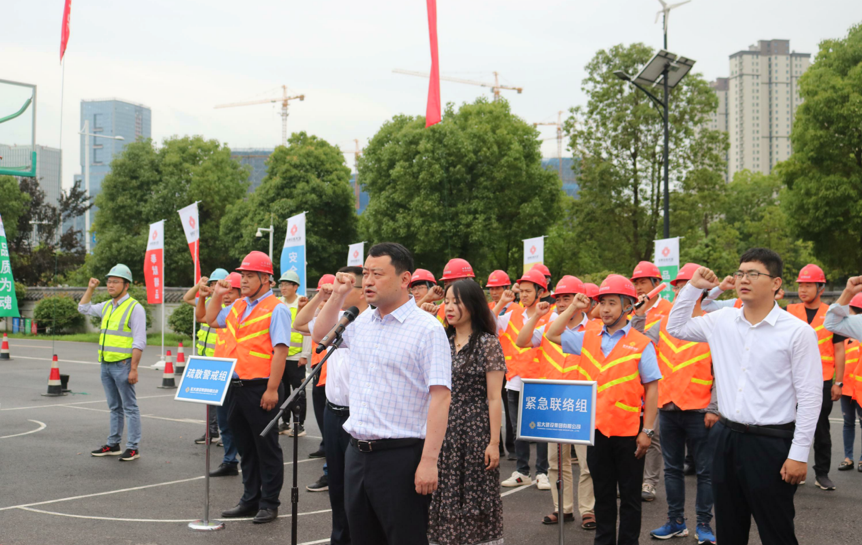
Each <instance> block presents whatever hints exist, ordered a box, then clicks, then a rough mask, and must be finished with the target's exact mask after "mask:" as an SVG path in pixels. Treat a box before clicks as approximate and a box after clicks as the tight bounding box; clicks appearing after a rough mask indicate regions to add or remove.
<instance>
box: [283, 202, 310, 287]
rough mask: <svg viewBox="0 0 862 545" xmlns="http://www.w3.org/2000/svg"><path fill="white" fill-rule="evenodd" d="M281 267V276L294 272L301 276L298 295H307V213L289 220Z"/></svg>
mask: <svg viewBox="0 0 862 545" xmlns="http://www.w3.org/2000/svg"><path fill="white" fill-rule="evenodd" d="M279 265H280V268H281V274H284V273H286V272H287V271H294V272H296V274H298V275H299V289H297V290H296V293H298V294H299V295H305V283H306V282H305V212H303V213H302V214H298V215H296V216H293V217H292V218H288V219H287V233H286V234H285V236H284V248H283V249H282V250H281V263H279Z"/></svg>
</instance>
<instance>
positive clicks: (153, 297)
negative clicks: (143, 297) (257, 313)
mask: <svg viewBox="0 0 862 545" xmlns="http://www.w3.org/2000/svg"><path fill="white" fill-rule="evenodd" d="M164 252H165V222H164V220H162V221H158V222H156V223H153V224H150V235H149V237H148V238H147V253H146V255H145V256H144V279H145V280H146V282H147V303H149V304H151V305H157V304H159V303H163V302H164V292H165V271H164V266H165V265H164V264H165V259H164Z"/></svg>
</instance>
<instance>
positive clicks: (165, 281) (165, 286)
mask: <svg viewBox="0 0 862 545" xmlns="http://www.w3.org/2000/svg"><path fill="white" fill-rule="evenodd" d="M165 223H167V222H166V221H165V220H162V279H163V281H162V361H164V362H165V366H167V365H168V363H167V362H168V357H167V355H166V354H165V298H166V297H167V289H168V272H167V269H166V268H165V264H166V263H167V262H168V256H167V252H166V251H165Z"/></svg>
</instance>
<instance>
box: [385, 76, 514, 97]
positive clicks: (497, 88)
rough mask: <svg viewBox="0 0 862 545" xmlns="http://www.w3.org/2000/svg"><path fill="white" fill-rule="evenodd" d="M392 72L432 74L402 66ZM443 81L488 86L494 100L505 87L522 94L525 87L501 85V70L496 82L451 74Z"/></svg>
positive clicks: (495, 79) (495, 78) (441, 78)
mask: <svg viewBox="0 0 862 545" xmlns="http://www.w3.org/2000/svg"><path fill="white" fill-rule="evenodd" d="M392 72H394V73H396V74H405V75H408V76H418V77H420V78H429V77H430V75H429V74H428V73H427V72H415V71H412V70H402V69H400V68H396V69H394V70H393V71H392ZM440 80H441V81H451V82H453V83H464V84H467V85H478V86H479V87H487V88H489V89H491V91H493V93H494V100H495V101H497V100H499V99H500V90H501V89H505V90H507V91H517V92H518V94H519V95H520V94H521V93H522V92H523V91H524V88H523V87H512V86H510V85H500V74H499V72H494V83H487V82H484V81H474V80H470V79H463V78H453V77H451V76H440Z"/></svg>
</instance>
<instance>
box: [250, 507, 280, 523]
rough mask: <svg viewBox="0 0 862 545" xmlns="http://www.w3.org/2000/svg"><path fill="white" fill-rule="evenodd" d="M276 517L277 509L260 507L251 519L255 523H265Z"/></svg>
mask: <svg viewBox="0 0 862 545" xmlns="http://www.w3.org/2000/svg"><path fill="white" fill-rule="evenodd" d="M277 518H278V509H261V510H260V511H258V512H257V514H256V515H255V516H254V520H252V522H253V523H255V524H266V523H267V522H272V521H274V520H275V519H277Z"/></svg>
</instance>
